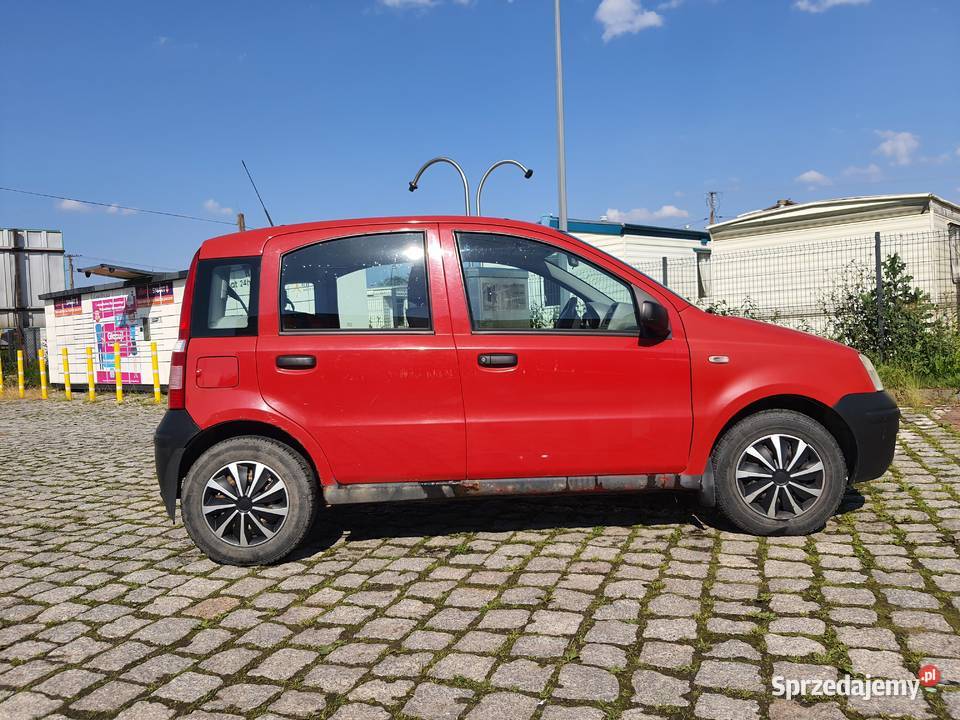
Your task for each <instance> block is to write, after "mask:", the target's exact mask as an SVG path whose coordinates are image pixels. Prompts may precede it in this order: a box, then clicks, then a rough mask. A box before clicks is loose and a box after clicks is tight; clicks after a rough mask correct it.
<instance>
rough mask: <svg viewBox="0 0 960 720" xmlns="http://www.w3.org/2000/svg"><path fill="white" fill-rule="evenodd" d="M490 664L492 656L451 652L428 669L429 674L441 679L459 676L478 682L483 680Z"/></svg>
mask: <svg viewBox="0 0 960 720" xmlns="http://www.w3.org/2000/svg"><path fill="white" fill-rule="evenodd" d="M492 666H493V658H492V657H486V656H483V655H471V654H467V653H456V652H452V653H450V654H449V655H447V656H446V657H444V658H443V659H441V660H440V661H439V662H438V663H437V664H436V665H434V666H433V667H432V668H431V669H430V676H431V677H435V678H439V679H441V680H453V679H454V678H458V677H460V678H466V679H467V680H473V681H474V682H478V683H479V682H483V681H484V679H485V678H486V677H487V673H489V672H490V668H491V667H492Z"/></svg>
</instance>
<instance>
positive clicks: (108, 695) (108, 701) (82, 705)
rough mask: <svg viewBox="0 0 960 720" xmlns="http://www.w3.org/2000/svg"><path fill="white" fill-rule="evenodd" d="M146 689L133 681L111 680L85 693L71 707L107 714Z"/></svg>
mask: <svg viewBox="0 0 960 720" xmlns="http://www.w3.org/2000/svg"><path fill="white" fill-rule="evenodd" d="M145 691H146V688H145V687H143V686H142V685H134V684H133V683H128V682H122V681H120V680H111V681H110V682H108V683H107V684H106V685H101V686H100V687H98V688H97V689H96V690H94V691H93V692H91V693H87V694H84V695H83V696H82V697H81V698H80V699H79V700H77V701H76V702H74V703H73V704H72V705H71V706H70V707H71V708H72V709H74V710H82V711H85V712H92V713H104V714H106V713H110V712H112V711H113V710H116V709H117V708H119V707H122V706H123V705H126V704H127V703H128V702H130V701H131V700H133V699H134V698H135V697H137V696H138V695H140V694H141V693H143V692H145Z"/></svg>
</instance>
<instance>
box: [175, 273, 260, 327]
mask: <svg viewBox="0 0 960 720" xmlns="http://www.w3.org/2000/svg"><path fill="white" fill-rule="evenodd" d="M259 275H260V258H231V259H224V260H201V261H200V262H199V263H198V265H197V277H196V281H195V286H194V287H195V289H194V297H195V300H194V303H193V308H192V309H191V315H190V318H191V323H190V324H191V335H192V336H194V337H230V336H237V335H256V334H257V281H258V278H259Z"/></svg>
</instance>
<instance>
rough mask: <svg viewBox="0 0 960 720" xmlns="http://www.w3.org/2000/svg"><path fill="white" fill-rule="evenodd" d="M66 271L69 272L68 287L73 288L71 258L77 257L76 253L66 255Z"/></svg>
mask: <svg viewBox="0 0 960 720" xmlns="http://www.w3.org/2000/svg"><path fill="white" fill-rule="evenodd" d="M66 257H67V272H68V273H69V274H70V289H71V290H74V289H75V287H76V286H75V283H74V280H73V259H74V258H75V257H77V256H76V255H67V256H66Z"/></svg>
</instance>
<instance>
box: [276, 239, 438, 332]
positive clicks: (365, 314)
mask: <svg viewBox="0 0 960 720" xmlns="http://www.w3.org/2000/svg"><path fill="white" fill-rule="evenodd" d="M280 328H281V330H284V331H287V332H298V331H299V332H313V331H324V330H429V329H430V328H431V320H430V302H429V296H428V292H427V269H426V258H425V245H424V236H423V234H422V233H387V234H382V235H358V236H355V237H349V238H341V239H338V240H327V241H324V242H319V243H316V244H314V245H309V246H307V247H304V248H301V249H299V250H294V251H293V252H290V253H287V254H286V255H284V256H283V260H282V262H281V265H280Z"/></svg>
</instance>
